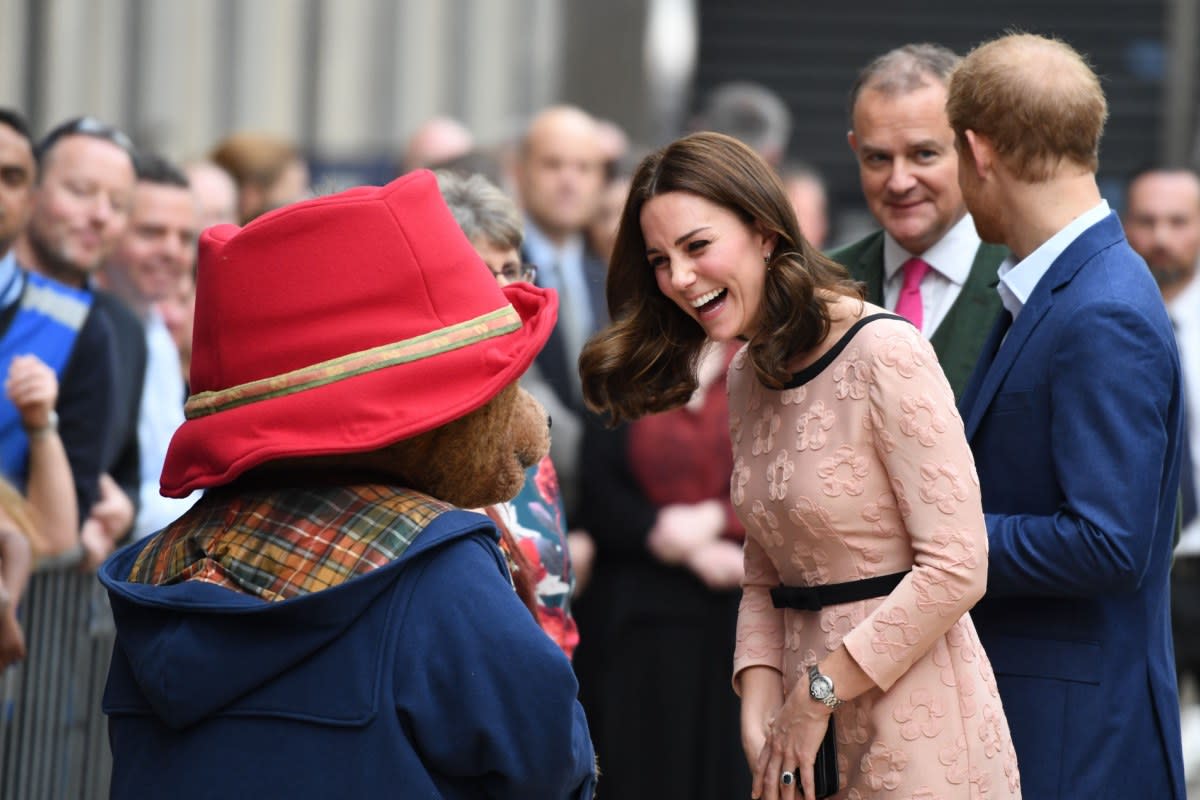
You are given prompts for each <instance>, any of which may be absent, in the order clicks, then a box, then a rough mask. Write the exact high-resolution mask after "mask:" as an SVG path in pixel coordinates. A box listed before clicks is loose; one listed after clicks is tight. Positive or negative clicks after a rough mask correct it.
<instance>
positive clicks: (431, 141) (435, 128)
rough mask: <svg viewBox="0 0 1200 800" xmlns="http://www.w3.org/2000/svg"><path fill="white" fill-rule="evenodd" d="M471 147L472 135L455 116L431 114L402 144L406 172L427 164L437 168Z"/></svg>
mask: <svg viewBox="0 0 1200 800" xmlns="http://www.w3.org/2000/svg"><path fill="white" fill-rule="evenodd" d="M473 149H475V137H474V136H473V135H472V134H471V131H470V130H468V129H467V126H466V125H463V124H462V123H461V122H459V121H458V120H456V119H451V118H450V117H433V118H432V119H428V120H426V121H425V122H422V123H421V124H420V125H419V126H417V129H416V130H415V131H413V134H412V136H410V137H408V143H407V144H406V145H405V147H404V170H405V171H406V172H408V171H411V170H414V169H421V168H422V167H427V168H429V169H437V168H438V167H440V166H442V165H443V164H448V163H450V162H452V161H454V160H455V159H459V158H462V157H463V156H465V155H467V154H468V153H470V152H471V151H472V150H473Z"/></svg>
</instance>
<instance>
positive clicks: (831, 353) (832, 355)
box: [783, 312, 912, 389]
mask: <svg viewBox="0 0 1200 800" xmlns="http://www.w3.org/2000/svg"><path fill="white" fill-rule="evenodd" d="M877 319H898V320H900V321H901V322H908V323H909V324H910V325H911V324H912V323H911V322H909V320H908V318H907V317H902V316H900V315H899V314H889V313H886V312H885V313H882V314H872V315H870V316H869V317H863V318H862V319H860V320H859V321H858V322H856V323H854V324H853V325H851V326H850V330H848V331H846V332H845V333H844V334H843V335H842V338H841V339H838V340H837V343H836V344H834V346H833V347H831V348H829V349H828V350H827V351H825V355H823V356H821V357H820V358H818V359H817V360H816V361H814V362H813V363H811V364H809V365H808V366H807V367H805V368H804V369H802V370H800V371H799V372H794V373H792V379H791V380H790V381H788V382H787V383H785V384H784V385H783V388H785V389H796V388H799V387H801V386H803V385H804V384H806V383H808V382H809V381H811V380H812V379H813V378H815V377H817V376H818V375H820V374H821V373H822V372H824V371H825V368H826V367H828V366H829V365H830V364H832V363H833V362H834V360H835V359H836V358H837V357H838V356H840V355H841V354H842V351H843V350H845V349H846V345H848V344H850V340H851V339H853V338H854V335H855V334H856V333H858V331H859V329H860V328H862V327H863V326H864V325H866V324H867V323H868V322H874V321H875V320H877Z"/></svg>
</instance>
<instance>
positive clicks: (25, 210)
mask: <svg viewBox="0 0 1200 800" xmlns="http://www.w3.org/2000/svg"><path fill="white" fill-rule="evenodd" d="M35 170H36V167H35V166H34V161H33V148H32V147H31V146H30V144H29V141H28V140H27V139H26V138H25V137H24V136H22V135H21V134H19V133H17V132H16V131H15V130H13V129H12V128H10V127H8V126H7V125H5V124H3V123H0V256H3V255H4V254H5V253H7V252H8V249H9V248H10V247H12V244H13V242H15V241H16V240H17V236H19V235H20V233H21V231H22V230H23V229H24V228H25V224H26V223H27V222H28V221H29V213H30V210H31V209H32V207H33V179H34V174H35Z"/></svg>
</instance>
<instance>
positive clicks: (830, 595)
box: [771, 569, 912, 611]
mask: <svg viewBox="0 0 1200 800" xmlns="http://www.w3.org/2000/svg"><path fill="white" fill-rule="evenodd" d="M910 572H912V570H908V569H906V570H904V572H893V573H891V574H890V575H876V576H875V577H873V578H863V579H861V580H857V581H846V582H845V583H829V584H826V585H824V586H782V585H780V586H776V587H775V588H774V589H772V590H771V602H772V603H774V604H775V607H776V608H795V609H799V610H801V611H820V610H821V609H822V608H824V607H825V606H836V605H837V604H838V603H853V602H854V601H855V600H869V599H870V598H872V597H883V596H884V595H886V594H890V593H891V591H892V589H895V588H896V587H897V586H899V585H900V581H902V580H904V576H905V575H907V574H908V573H910Z"/></svg>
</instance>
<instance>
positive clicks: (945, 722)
mask: <svg viewBox="0 0 1200 800" xmlns="http://www.w3.org/2000/svg"><path fill="white" fill-rule="evenodd" d="M839 308H841V309H842V310H843V311H845V312H846V313H848V314H851V315H854V316H858V315H860V314H861V315H862V319H860V320H859V321H858V323H857V324H856V325H852V326H851V327H850V329H849V331H848V332H847V333H846V334H845V335H844V336H842V337H841V338H840V340H839V341H838V343H837V344H835V345H834V347H833V348H831V349H830V350H829V352H828V353H826V354H825V355H824V356H823V357H822V358H820V359H819V360H818V361H817V362H816V363H814V364H812V365H811V366H810V367H807V368H805V369H804V370H802V371H801V372H799V373H797V374H796V375H795V376H794V378H793V380H792V382H791V383H790V384H789V386H788V387H787V388H786V389H784V390H781V391H774V390H770V389H767V388H766V387H764V386H762V385H761V384H760V383H759V382H758V381H757V379H756V378H755V375H754V370H753V367H752V366H751V365H750V364H749V363H748V361H747V358H746V351H745V350H744V349H743V350H742V351H741V352H740V353H738V355H737V356H736V357H735V358H734V360H733V363H732V364H731V366H730V372H729V382H728V384H729V396H730V402H729V406H730V432H731V436H732V440H733V449H734V458H735V463H734V469H733V475H732V479H731V482H730V488H731V495H732V498H731V499H732V501H733V504H734V507H735V509H736V510H737V513H738V514H739V516H741V518H742V520H743V522H744V523H745V526H746V544H745V559H746V578H745V584H744V593H743V598H742V604H741V609H740V612H739V618H738V634H737V648H736V653H735V657H734V675H735V683H736V675H737V674H738V673H739V672H740V671H741V670H743V669H745V668H746V667H749V666H752V665H768V666H771V667H774V668H775V669H778V670H779V671H780V673H781V675H782V676H783V685H784V692H785V693H786V692H787V691H789V690H790V689H792V688H793V687H795V686H798V685H799V686H807V682H806V681H805V680H802V678H801V676H802V675H803V674H804V673H805V671H806V669H807V666H808V665H809V664H812V663H815V662H817V661H819V660H820V659H822V658H824V657H825V656H826V655H827V654H828V653H830V652H832V651H833V650H835V649H837V647H838V646H839V645H842V644H845V645H846V647H847V649H848V650H849V652H850V654H851V655H852V656H853V658H854V659H855V661H856V662H857V663H858V664H859V666H861V667H862V668H863V670H864V671H865V672H866V673H867V674H868V675H869V676H870V677H871V679H872V680H873V681H874V682H875V684H876V687H877V688H874V689H872V690H870V691H868V692H867V693H865V694H863V695H861V696H859V697H857V698H855V699H854V701H852V702H849V703H844V704H843V705H842V706H841V707H839V708H838V709H837V711H836V712H835V717H836V720H837V728H838V762H839V771H840V773H841V786H842V790H841V792H840V793H839V794H838V795H837V797H839V798H846V799H847V800H866V798H889V800H910V799H911V800H952V798H953V799H955V800H957V799H958V798H963V799H964V800H966V799H967V798H972V799H973V798H1012V797H1020V793H1021V792H1020V778H1019V776H1018V772H1017V763H1016V754H1015V752H1014V750H1013V746H1012V741H1011V737H1010V735H1009V730H1008V723H1007V721H1006V719H1005V717H1004V710H1003V708H1002V707H1001V704H1000V697H999V694H998V692H997V689H996V681H995V678H994V677H993V675H992V669H991V665H990V664H989V662H988V659H987V656H986V654H985V653H984V652H983V648H982V647H981V645H980V643H979V638H978V636H977V635H976V633H975V627H974V625H973V624H972V623H971V618H970V616H969V615H968V614H967V611H968V609H969V608H970V606H971V605H972V604H973V603H974V601H975V599H976V598H977V597H978V596H979V595H980V593H981V592H982V589H983V583H984V582H985V581H986V575H987V533H986V528H985V526H984V520H983V512H982V508H981V505H980V495H979V480H978V477H977V475H976V473H975V468H974V462H973V460H972V457H971V451H970V449H969V448H968V446H967V442H966V439H965V437H964V435H963V426H962V420H961V419H960V418H959V416H958V413H957V411H956V410H955V405H954V396H953V393H952V392H951V389H950V386H949V384H948V383H947V382H946V379H945V377H944V376H943V374H942V371H941V369H940V368H939V367H938V364H937V358H936V356H935V355H934V352H933V349H932V348H931V347H930V346H929V344H928V342H926V341H925V340H924V339H923V338H921V336H920V334H919V333H918V332H917V331H916V329H914V328H913V326H912V325H910V324H909V323H908V322H907V321H904V320H902V319H900V318H898V317H893V316H891V315H886V316H884V317H877V318H874V319H871V320H866V317H869V316H872V315H876V314H880V313H885V312H883V309H880V308H877V307H875V306H872V305H869V304H864V305H862V306H861V310H860V304H859V303H858V302H857V301H851V300H845V301H842V302H841V303H840V304H839ZM908 569H911V570H912V571H911V573H909V574H908V575H907V576H906V577H905V578H904V580H903V581H902V582H901V583H900V585H899V586H897V587H896V589H894V590H893V591H892V592H891V594H889V595H888V596H886V597H880V598H872V599H870V600H864V601H858V602H852V603H845V604H842V605H835V606H829V607H826V608H824V609H822V610H821V611H817V612H812V611H799V610H793V609H786V610H785V609H776V608H774V607H773V606H772V603H771V597H770V594H769V592H770V590H771V588H772V587H774V586H777V585H779V584H780V583H783V584H786V585H789V586H803V585H815V584H828V583H840V582H843V581H852V580H857V579H860V578H868V577H872V576H876V575H886V574H889V573H895V572H902V571H904V570H908Z"/></svg>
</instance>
